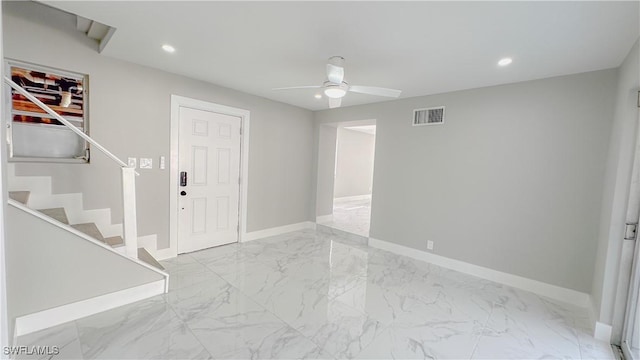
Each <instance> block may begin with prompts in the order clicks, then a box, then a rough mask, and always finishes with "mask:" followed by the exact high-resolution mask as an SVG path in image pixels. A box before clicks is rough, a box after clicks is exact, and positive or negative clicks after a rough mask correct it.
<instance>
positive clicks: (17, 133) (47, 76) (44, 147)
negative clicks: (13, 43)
mask: <svg viewBox="0 0 640 360" xmlns="http://www.w3.org/2000/svg"><path fill="white" fill-rule="evenodd" d="M5 66H6V73H7V74H10V75H11V80H13V81H14V82H15V83H16V84H18V85H19V86H21V87H22V88H24V89H25V90H26V91H27V92H29V93H30V94H31V95H33V96H34V97H36V98H37V99H38V100H40V101H42V102H43V103H44V104H45V105H47V106H49V107H50V108H51V109H52V110H54V111H55V112H56V113H58V114H59V115H60V116H62V117H63V118H64V119H65V120H68V121H69V122H70V123H71V124H72V125H74V126H75V127H77V128H78V129H80V130H81V131H83V132H85V133H88V130H89V126H88V125H89V123H88V117H87V114H88V111H87V105H88V104H87V102H88V101H87V100H88V96H87V85H88V77H87V75H84V74H79V73H74V72H70V71H65V70H58V69H53V68H48V67H45V66H41V65H35V64H30V63H25V62H20V61H16V60H8V61H7V62H6V64H5ZM8 91H9V94H8V98H9V102H10V104H8V106H7V108H8V110H9V111H10V114H9V116H7V117H6V119H10V120H9V124H8V125H9V126H8V127H9V131H8V137H9V138H8V144H9V154H10V160H12V161H45V162H46V161H54V162H89V147H88V144H87V143H86V141H84V140H83V139H82V138H80V137H79V136H78V135H76V134H75V133H73V132H72V131H71V130H70V129H69V128H68V127H67V126H65V125H64V124H62V123H61V122H59V121H58V120H56V119H55V118H53V117H51V116H50V115H49V114H47V113H46V112H45V111H44V110H43V109H41V108H40V107H39V106H37V105H36V104H34V103H33V102H31V101H30V100H29V99H27V98H26V97H25V96H23V95H22V94H20V93H18V92H17V91H16V90H14V89H13V88H11V87H8Z"/></svg>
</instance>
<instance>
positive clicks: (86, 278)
mask: <svg viewBox="0 0 640 360" xmlns="http://www.w3.org/2000/svg"><path fill="white" fill-rule="evenodd" d="M7 210H8V211H7V220H8V221H7V240H6V247H7V254H8V256H7V293H8V295H9V297H8V299H7V302H8V308H9V318H10V319H12V322H13V320H15V318H16V317H19V316H22V315H27V314H32V313H35V312H38V311H42V310H46V309H50V308H53V307H58V306H62V305H65V304H70V303H73V302H77V301H81V300H86V299H90V298H93V297H96V296H100V295H105V294H109V293H112V292H116V291H120V290H125V289H128V288H131V287H134V286H138V285H143V284H148V283H151V282H154V281H158V280H162V279H164V277H163V276H162V275H160V274H158V273H156V272H154V271H151V270H149V269H147V268H145V267H143V266H142V265H138V264H136V263H133V262H131V261H129V260H127V259H125V258H123V257H121V256H118V255H116V254H113V253H111V252H110V251H108V250H106V249H103V248H102V247H100V246H97V245H95V244H92V243H91V242H89V241H87V240H85V239H82V238H80V237H77V236H76V235H74V234H72V233H70V232H67V231H66V230H63V229H60V228H58V227H56V226H54V225H51V224H49V223H48V222H46V221H44V220H42V219H38V218H36V217H34V216H33V215H31V214H27V213H25V212H23V211H22V210H19V209H16V208H14V207H12V206H9V207H8V209H7ZM78 254H82V255H81V256H78Z"/></svg>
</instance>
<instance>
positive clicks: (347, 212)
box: [316, 120, 376, 237]
mask: <svg viewBox="0 0 640 360" xmlns="http://www.w3.org/2000/svg"><path fill="white" fill-rule="evenodd" d="M375 142H376V124H375V120H363V121H352V122H344V123H339V124H326V125H321V126H320V139H319V145H320V147H319V153H318V155H319V159H318V201H317V209H316V210H317V215H318V216H317V219H316V222H317V223H318V224H321V225H325V226H328V227H331V228H334V229H338V230H342V231H346V232H349V233H353V234H356V235H360V236H364V237H368V236H369V228H370V224H371V199H372V194H373V171H374V159H375Z"/></svg>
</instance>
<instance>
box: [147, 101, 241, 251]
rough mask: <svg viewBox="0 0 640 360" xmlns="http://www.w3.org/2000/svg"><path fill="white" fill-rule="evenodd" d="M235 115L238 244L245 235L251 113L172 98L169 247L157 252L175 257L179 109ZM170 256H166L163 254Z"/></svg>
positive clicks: (208, 103) (203, 102)
mask: <svg viewBox="0 0 640 360" xmlns="http://www.w3.org/2000/svg"><path fill="white" fill-rule="evenodd" d="M181 106H183V107H188V108H191V109H198V110H203V111H210V112H216V113H220V114H225V115H232V116H237V117H239V118H241V119H242V121H241V125H240V128H241V130H242V134H241V135H240V204H239V213H240V215H239V216H240V232H239V234H238V241H239V242H242V241H244V238H245V237H246V235H247V193H248V192H247V190H248V174H249V124H250V111H249V110H244V109H238V108H234V107H230V106H225V105H220V104H215V103H211V102H207V101H202V100H197V99H191V98H187V97H183V96H178V95H171V158H170V162H169V248H168V249H166V251H165V249H159V250H162V252H163V254H165V255H169V256H166V257H164V258H168V257H175V256H177V255H178V176H179V172H180V169H179V165H180V162H179V159H180V158H179V156H178V155H179V154H178V149H179V147H178V145H179V140H180V138H179V134H178V132H179V125H180V107H181ZM167 251H168V252H169V254H166V252H167Z"/></svg>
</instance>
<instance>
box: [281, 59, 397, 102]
mask: <svg viewBox="0 0 640 360" xmlns="http://www.w3.org/2000/svg"><path fill="white" fill-rule="evenodd" d="M292 89H323V92H324V94H325V95H326V96H327V98H329V108H331V109H333V108H337V107H340V104H341V103H342V98H343V97H344V96H345V95H346V94H347V92H348V91H351V92H355V93H360V94H368V95H376V96H386V97H392V98H397V97H398V96H400V93H402V91H400V90H395V89H387V88H381V87H374V86H362V85H349V84H347V83H346V82H345V81H344V58H343V57H342V56H332V57H330V58H329V61H328V63H327V80H325V82H324V83H322V85H320V86H314V85H311V86H292V87H283V88H275V89H272V90H292Z"/></svg>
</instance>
